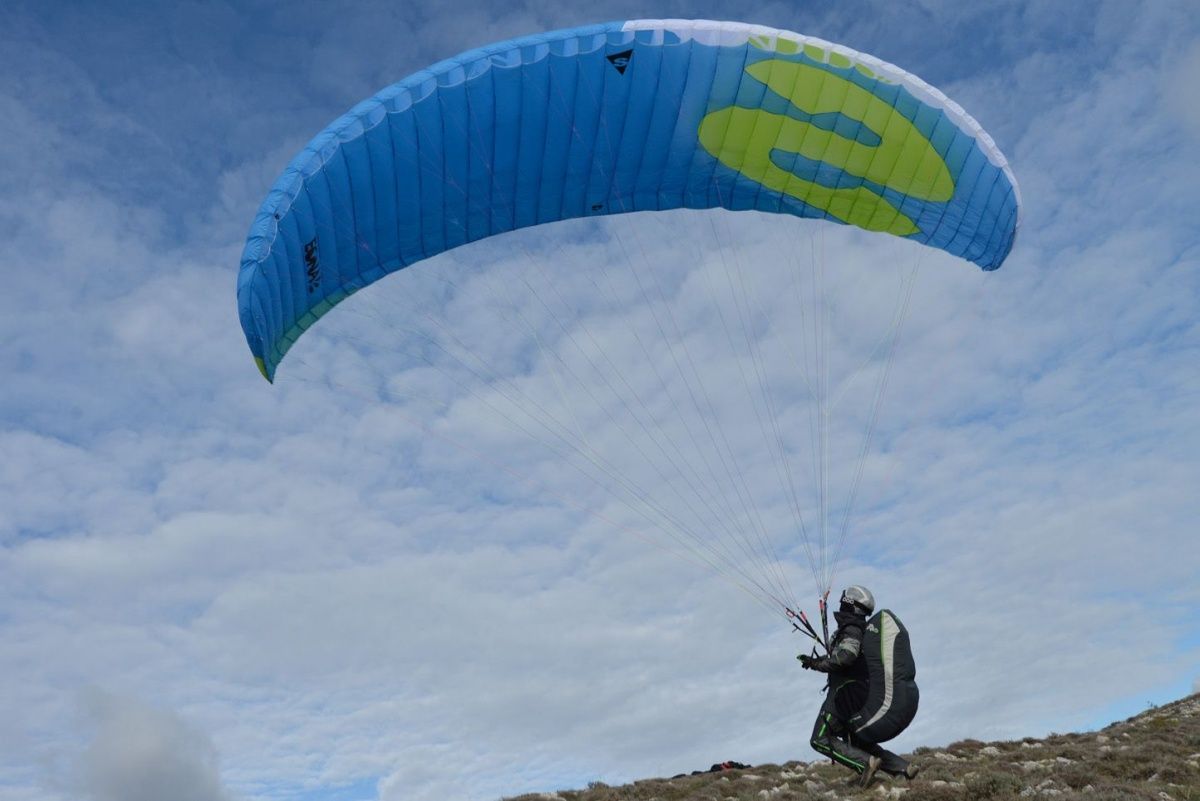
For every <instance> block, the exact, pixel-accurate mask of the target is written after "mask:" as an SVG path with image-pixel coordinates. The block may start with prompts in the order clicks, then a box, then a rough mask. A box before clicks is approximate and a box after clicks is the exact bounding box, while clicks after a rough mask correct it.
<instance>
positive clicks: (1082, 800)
mask: <svg viewBox="0 0 1200 801" xmlns="http://www.w3.org/2000/svg"><path fill="white" fill-rule="evenodd" d="M911 758H912V759H913V760H914V761H916V762H917V764H919V765H920V766H921V768H922V773H921V775H920V776H919V777H918V778H917V779H916V780H915V781H912V782H905V781H904V780H903V779H898V780H896V779H889V778H888V777H886V776H883V775H882V774H881V778H880V779H879V780H877V781H876V782H875V784H874V786H873V787H871V788H870V789H868V790H859V789H857V788H856V787H852V786H850V785H849V784H848V783H847V780H848V778H849V776H850V774H849V773H848V772H847V771H845V770H844V769H841V768H838V767H835V766H833V765H831V764H829V763H828V762H812V763H805V762H788V763H786V764H784V765H758V766H755V767H754V768H751V769H749V770H733V771H726V772H724V773H719V774H716V773H710V774H702V775H699V776H687V777H683V778H679V779H647V780H644V781H639V782H634V783H633V784H628V785H624V786H622V787H608V786H606V785H604V784H600V783H598V782H597V783H593V784H592V785H591V786H589V787H588V788H587V789H583V790H559V791H558V792H556V793H535V794H532V795H522V796H517V797H514V798H510V799H507V801H685V799H686V800H687V801H692V799H695V800H696V801H808V800H809V799H811V800H812V801H818V800H821V801H839V800H840V799H846V800H847V801H874V799H889V798H890V799H898V798H903V799H904V801H952V800H953V801H959V799H962V801H1009V799H1012V800H1013V801H1020V800H1021V799H1029V798H1033V799H1043V798H1046V799H1050V798H1052V799H1054V801H1126V800H1127V799H1128V800H1129V801H1200V695H1193V696H1191V697H1189V698H1185V699H1183V700H1181V701H1176V702H1175V703H1173V704H1169V705H1167V706H1163V707H1158V708H1155V709H1151V710H1149V711H1148V712H1145V713H1143V714H1141V715H1138V716H1137V717H1133V718H1130V719H1129V720H1126V721H1122V722H1120V723H1114V724H1112V725H1111V726H1108V727H1106V728H1105V729H1103V730H1101V731H1098V732H1088V733H1085V734H1052V735H1050V736H1049V737H1047V738H1045V739H1044V740H1035V739H1033V738H1025V739H1024V740H1016V741H1009V742H995V743H984V742H980V741H978V740H962V741H960V742H957V743H952V744H950V745H949V746H947V747H945V748H918V749H917V750H916V752H915V753H914V754H913V755H912V756H911Z"/></svg>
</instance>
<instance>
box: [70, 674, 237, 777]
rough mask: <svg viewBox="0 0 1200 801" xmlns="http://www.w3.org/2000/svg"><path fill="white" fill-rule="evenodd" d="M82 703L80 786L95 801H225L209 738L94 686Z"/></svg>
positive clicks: (169, 714) (172, 717)
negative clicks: (87, 730) (86, 730)
mask: <svg viewBox="0 0 1200 801" xmlns="http://www.w3.org/2000/svg"><path fill="white" fill-rule="evenodd" d="M83 707H84V710H85V711H86V714H87V716H88V722H89V724H90V726H91V728H92V735H91V740H90V742H89V743H88V745H87V747H86V749H85V750H84V752H83V753H82V754H81V756H80V758H79V764H78V773H79V783H80V787H79V790H80V791H81V792H82V793H83V794H84V796H85V797H86V798H89V799H94V801H162V799H164V798H173V799H179V801H230V799H231V798H232V796H230V794H229V793H228V792H227V791H226V790H225V788H224V787H223V786H222V784H221V778H220V772H219V769H218V759H217V752H216V748H215V747H214V745H213V743H212V740H211V739H210V738H209V736H208V735H207V734H205V733H203V732H201V731H200V730H198V729H197V728H195V727H194V726H192V725H191V724H189V723H187V722H186V721H184V720H183V719H182V718H181V717H179V716H178V715H177V714H175V713H173V712H170V711H166V710H160V709H155V708H152V707H150V706H147V705H146V704H144V703H142V702H141V701H138V700H137V699H134V698H131V697H127V696H121V695H117V694H113V693H108V692H105V691H102V690H98V689H93V690H90V691H89V692H87V693H86V694H85V697H84V701H83Z"/></svg>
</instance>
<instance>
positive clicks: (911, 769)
mask: <svg viewBox="0 0 1200 801" xmlns="http://www.w3.org/2000/svg"><path fill="white" fill-rule="evenodd" d="M920 772H921V766H920V765H913V764H909V766H908V767H906V768H905V769H904V773H903V774H902V775H903V776H904V778H905V779H907V780H908V781H912V780H913V779H915V778H917V774H918V773H920Z"/></svg>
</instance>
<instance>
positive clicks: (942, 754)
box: [933, 751, 962, 762]
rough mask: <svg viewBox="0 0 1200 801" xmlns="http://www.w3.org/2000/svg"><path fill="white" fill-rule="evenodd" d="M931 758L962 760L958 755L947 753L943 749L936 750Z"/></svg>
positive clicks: (947, 760)
mask: <svg viewBox="0 0 1200 801" xmlns="http://www.w3.org/2000/svg"><path fill="white" fill-rule="evenodd" d="M933 758H934V759H940V760H941V761H942V762H961V761H962V760H961V759H960V758H959V757H956V756H955V755H954V754H947V753H946V752H945V751H938V752H937V753H936V754H934V755H933Z"/></svg>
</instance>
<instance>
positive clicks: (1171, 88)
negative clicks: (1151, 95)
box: [1163, 41, 1200, 143]
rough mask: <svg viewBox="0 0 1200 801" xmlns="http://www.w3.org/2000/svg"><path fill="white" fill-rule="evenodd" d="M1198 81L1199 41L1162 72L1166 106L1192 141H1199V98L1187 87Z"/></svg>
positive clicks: (1199, 67)
mask: <svg viewBox="0 0 1200 801" xmlns="http://www.w3.org/2000/svg"><path fill="white" fill-rule="evenodd" d="M1196 81H1200V41H1197V42H1196V43H1195V44H1193V45H1192V46H1191V47H1190V48H1188V49H1187V50H1185V51H1183V52H1182V53H1181V54H1180V55H1179V56H1178V60H1177V61H1173V62H1172V63H1171V64H1170V65H1169V68H1168V69H1166V70H1164V73H1163V95H1164V97H1165V99H1166V101H1167V106H1168V107H1169V108H1170V109H1171V110H1172V111H1173V112H1175V114H1176V115H1178V117H1179V119H1180V120H1181V121H1182V122H1183V124H1184V126H1185V128H1186V129H1187V132H1188V134H1189V135H1190V136H1191V138H1192V142H1193V143H1200V99H1197V97H1196V92H1195V91H1194V90H1191V89H1189V87H1194V86H1195V85H1196Z"/></svg>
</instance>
